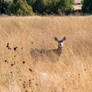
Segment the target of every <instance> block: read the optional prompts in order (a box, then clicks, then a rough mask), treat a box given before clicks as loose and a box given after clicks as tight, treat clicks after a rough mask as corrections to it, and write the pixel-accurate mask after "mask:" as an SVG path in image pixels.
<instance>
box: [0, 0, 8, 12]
mask: <svg viewBox="0 0 92 92" xmlns="http://www.w3.org/2000/svg"><path fill="white" fill-rule="evenodd" d="M8 6H9V3H8V2H5V1H4V0H0V14H7V13H8Z"/></svg>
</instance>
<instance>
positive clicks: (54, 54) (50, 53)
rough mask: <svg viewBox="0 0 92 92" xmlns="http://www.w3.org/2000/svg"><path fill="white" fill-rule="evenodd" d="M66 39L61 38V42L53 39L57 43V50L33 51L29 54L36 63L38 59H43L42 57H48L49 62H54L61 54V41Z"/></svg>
mask: <svg viewBox="0 0 92 92" xmlns="http://www.w3.org/2000/svg"><path fill="white" fill-rule="evenodd" d="M65 39H66V38H65V37H63V39H62V40H58V39H57V38H56V37H55V40H56V41H57V42H58V48H57V49H49V50H46V49H33V50H31V52H30V54H31V56H32V58H33V59H35V61H38V59H39V58H43V57H48V58H49V59H50V60H52V61H53V60H54V58H55V59H57V60H58V59H59V57H60V55H61V53H62V47H63V41H64V40H65Z"/></svg>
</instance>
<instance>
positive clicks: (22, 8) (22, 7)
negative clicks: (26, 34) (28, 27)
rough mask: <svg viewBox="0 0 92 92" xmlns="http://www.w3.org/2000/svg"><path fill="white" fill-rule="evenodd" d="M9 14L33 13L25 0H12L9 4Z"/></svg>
mask: <svg viewBox="0 0 92 92" xmlns="http://www.w3.org/2000/svg"><path fill="white" fill-rule="evenodd" d="M9 11H10V14H14V15H33V14H34V13H33V11H32V7H31V6H29V5H28V4H27V2H26V0H14V1H13V2H12V3H11V4H10V6H9Z"/></svg>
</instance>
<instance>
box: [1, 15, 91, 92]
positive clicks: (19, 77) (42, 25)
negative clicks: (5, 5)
mask: <svg viewBox="0 0 92 92" xmlns="http://www.w3.org/2000/svg"><path fill="white" fill-rule="evenodd" d="M91 24H92V16H85V17H83V16H80V17H71V16H70V17H53V16H51V17H40V16H37V17H36V16H33V17H0V92H91V91H92V87H91V86H92V25H91ZM55 36H56V37H58V38H59V39H61V38H62V37H63V36H66V38H67V40H66V41H65V43H64V47H63V51H62V54H61V56H60V57H59V60H58V61H55V62H54V61H53V60H48V58H47V57H45V58H44V59H43V60H39V61H38V62H34V61H33V60H32V57H31V55H30V51H31V50H32V49H34V48H37V49H46V50H47V49H55V48H57V42H56V41H54V37H55ZM51 58H52V59H54V58H55V57H51Z"/></svg>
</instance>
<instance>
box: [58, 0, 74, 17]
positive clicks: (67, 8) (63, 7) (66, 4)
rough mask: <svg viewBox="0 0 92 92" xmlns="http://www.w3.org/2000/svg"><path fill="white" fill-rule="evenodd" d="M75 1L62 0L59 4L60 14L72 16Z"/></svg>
mask: <svg viewBox="0 0 92 92" xmlns="http://www.w3.org/2000/svg"><path fill="white" fill-rule="evenodd" d="M72 4H73V0H60V3H59V12H61V13H65V14H67V15H68V14H70V13H71V12H72V10H73V8H72Z"/></svg>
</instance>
